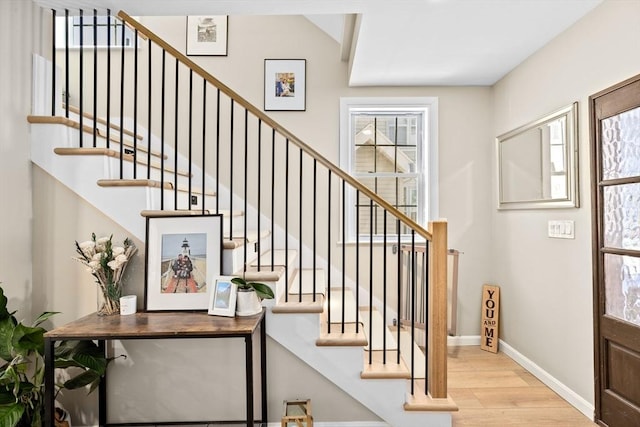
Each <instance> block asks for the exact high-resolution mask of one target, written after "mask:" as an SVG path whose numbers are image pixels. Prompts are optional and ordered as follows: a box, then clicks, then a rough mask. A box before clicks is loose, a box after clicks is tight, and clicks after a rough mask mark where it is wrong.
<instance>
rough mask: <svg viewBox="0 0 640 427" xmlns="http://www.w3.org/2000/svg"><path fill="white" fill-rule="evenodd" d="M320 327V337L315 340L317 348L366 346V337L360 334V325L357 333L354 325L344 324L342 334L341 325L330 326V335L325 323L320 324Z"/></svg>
mask: <svg viewBox="0 0 640 427" xmlns="http://www.w3.org/2000/svg"><path fill="white" fill-rule="evenodd" d="M321 325H322V326H321V328H320V336H319V337H318V339H317V340H316V345H317V346H351V347H353V346H355V347H363V346H365V345H367V337H366V336H365V335H364V332H362V325H360V327H359V330H358V332H357V333H356V324H355V323H345V324H344V332H343V330H342V325H340V324H338V325H335V324H332V325H331V332H330V333H329V325H328V323H327V322H326V321H323V322H321Z"/></svg>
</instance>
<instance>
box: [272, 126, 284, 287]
mask: <svg viewBox="0 0 640 427" xmlns="http://www.w3.org/2000/svg"><path fill="white" fill-rule="evenodd" d="M275 185H276V130H275V129H271V271H274V270H275V266H274V265H273V263H274V262H275V253H274V250H275V249H274V242H275V217H276V216H275V205H276V204H275V199H276V194H275V191H274V188H276V187H275ZM285 298H286V293H285Z"/></svg>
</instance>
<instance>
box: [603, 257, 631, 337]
mask: <svg viewBox="0 0 640 427" xmlns="http://www.w3.org/2000/svg"><path fill="white" fill-rule="evenodd" d="M604 269H605V270H604V283H605V313H606V314H607V315H609V316H613V317H617V318H618V319H622V320H625V321H627V322H630V323H634V324H636V325H639V326H640V258H635V257H630V256H621V255H612V254H605V256H604Z"/></svg>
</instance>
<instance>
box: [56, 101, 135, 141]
mask: <svg viewBox="0 0 640 427" xmlns="http://www.w3.org/2000/svg"><path fill="white" fill-rule="evenodd" d="M62 108H63V109H67V105H66V104H65V103H62ZM68 109H69V111H71V112H73V113H75V114H78V115H80V107H76V106H75V105H68ZM82 116H83V117H86V118H88V119H90V120H93V121H95V122H96V123H100V124H101V125H104V126H107V125H108V126H109V127H110V128H111V129H113V130H115V131H117V132H120V126H119V125H117V124H115V123H112V122H108V121H107V120H106V119H103V118H102V117H96V118H95V119H94V116H93V114H91V113H90V112H88V111H86V110H85V111H83V112H82ZM122 133H123V134H125V135H127V136H130V137H132V138H133V137H134V135H135V137H136V138H137V139H140V140H141V139H142V138H143V137H142V135H140V134H134V133H133V131H131V130H129V129H127V128H124V129H122Z"/></svg>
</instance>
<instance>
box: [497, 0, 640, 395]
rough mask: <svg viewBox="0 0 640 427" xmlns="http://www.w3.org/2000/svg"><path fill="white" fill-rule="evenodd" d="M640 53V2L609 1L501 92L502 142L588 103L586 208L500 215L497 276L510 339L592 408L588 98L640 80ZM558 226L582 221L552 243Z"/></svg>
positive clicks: (583, 142)
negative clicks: (551, 229)
mask: <svg viewBox="0 0 640 427" xmlns="http://www.w3.org/2000/svg"><path fill="white" fill-rule="evenodd" d="M638 52H640V2H637V1H633V0H628V1H625V0H606V1H605V2H604V3H603V4H602V5H600V6H599V7H597V8H596V9H594V10H593V12H591V13H589V14H588V15H586V16H585V17H584V18H583V19H582V20H580V21H579V22H578V23H576V24H575V25H574V26H573V27H572V28H570V29H569V30H568V31H566V32H565V33H563V34H562V35H560V36H559V37H558V38H557V39H555V40H553V41H552V42H550V43H549V44H548V45H547V46H545V47H544V48H543V49H541V50H540V51H539V52H538V53H536V54H535V55H533V56H532V57H530V58H529V59H528V60H527V61H525V62H524V63H523V64H521V65H520V66H519V67H517V68H516V69H515V70H514V71H512V72H511V73H510V74H508V75H507V76H506V77H504V78H503V79H502V80H501V81H500V82H498V84H496V85H495V88H494V97H495V100H494V104H493V110H494V128H493V135H494V136H495V135H500V134H502V133H504V132H506V131H508V130H510V129H513V128H516V127H518V126H520V125H522V124H524V123H526V122H528V121H531V120H533V119H536V118H539V117H542V116H544V115H545V114H547V113H549V112H552V111H554V110H555V109H557V108H559V107H562V106H565V105H568V104H570V103H571V102H574V101H578V102H579V120H578V123H579V132H578V138H579V169H580V179H579V186H580V198H581V207H580V208H578V209H562V210H528V211H501V212H498V211H495V210H494V211H493V215H492V228H493V233H492V241H493V257H492V266H491V269H492V277H493V279H494V280H495V282H496V284H498V285H500V286H501V287H502V293H501V302H502V307H501V310H502V332H501V335H502V339H504V340H505V341H506V342H507V343H509V344H510V345H511V346H513V347H514V348H515V349H516V350H517V351H519V352H520V353H522V354H523V355H524V356H525V357H527V358H529V359H531V360H532V361H533V362H534V363H536V364H538V365H539V366H540V367H541V368H542V369H544V370H546V371H547V372H548V373H549V374H550V375H552V376H553V377H555V378H556V379H557V380H558V381H560V382H561V383H563V384H565V385H566V386H567V387H569V388H570V389H571V390H573V391H574V392H575V393H577V394H578V395H579V396H581V397H582V398H583V399H585V400H586V401H588V402H590V403H591V404H593V393H594V384H593V375H594V374H593V326H592V325H593V307H592V276H591V216H590V215H591V209H590V208H591V197H590V191H591V188H590V164H589V161H590V152H589V116H588V97H589V96H590V95H592V94H594V93H596V92H598V91H600V90H602V89H605V88H607V87H608V86H611V85H613V84H615V83H617V82H619V81H622V80H624V79H627V78H629V77H631V76H634V75H636V74H638V73H640V54H638ZM495 187H496V185H495V177H494V188H495ZM494 196H495V194H494ZM553 219H568V220H573V221H575V235H576V238H575V240H560V239H550V238H548V237H547V221H549V220H553Z"/></svg>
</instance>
